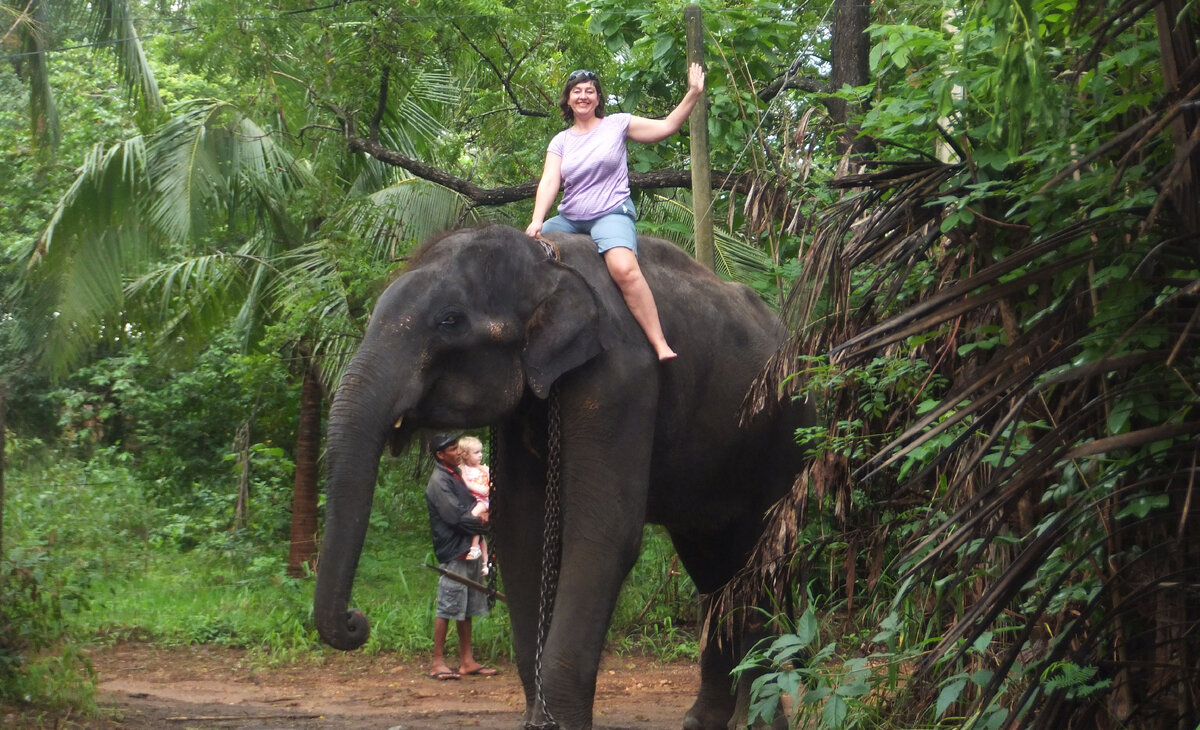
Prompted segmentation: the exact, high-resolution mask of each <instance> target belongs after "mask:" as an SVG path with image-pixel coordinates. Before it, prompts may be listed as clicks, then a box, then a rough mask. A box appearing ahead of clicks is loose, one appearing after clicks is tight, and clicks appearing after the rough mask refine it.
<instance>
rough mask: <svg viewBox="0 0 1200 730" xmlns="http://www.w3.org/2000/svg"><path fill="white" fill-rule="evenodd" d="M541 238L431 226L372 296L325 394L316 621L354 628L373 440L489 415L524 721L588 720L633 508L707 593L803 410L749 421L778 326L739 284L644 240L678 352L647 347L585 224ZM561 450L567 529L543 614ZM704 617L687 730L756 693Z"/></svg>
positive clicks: (340, 644)
mask: <svg viewBox="0 0 1200 730" xmlns="http://www.w3.org/2000/svg"><path fill="white" fill-rule="evenodd" d="M550 237H551V239H552V241H553V243H554V244H555V246H554V248H556V249H557V250H556V251H550V250H549V249H548V248H547V247H546V246H545V245H544V244H543V243H541V242H540V241H536V240H534V239H532V238H530V237H528V236H527V235H526V234H525V233H524V232H522V231H519V230H517V229H515V228H511V227H508V226H503V225H492V226H487V227H482V228H475V229H460V230H456V231H453V232H450V233H448V234H443V235H442V236H440V237H437V238H435V239H433V240H431V241H429V242H426V243H425V244H424V245H423V246H422V247H421V248H420V249H419V250H418V251H417V252H416V253H415V254H414V255H413V256H412V258H411V260H410V262H409V265H408V268H407V270H406V271H405V272H404V273H402V274H401V275H399V276H398V277H397V278H396V279H395V280H394V281H393V282H392V283H391V284H390V285H389V286H388V288H387V289H386V290H385V291H384V292H383V293H382V294H381V295H380V297H379V299H378V301H377V302H376V305H375V308H374V310H373V311H372V314H371V317H370V321H369V323H368V326H367V329H366V333H365V335H364V338H363V340H362V343H361V345H360V346H359V349H358V350H357V352H356V353H355V355H354V356H353V358H352V360H351V362H350V364H349V365H348V366H347V369H346V371H345V374H344V376H343V378H342V380H341V382H340V384H339V386H338V389H337V391H336V394H335V397H334V399H333V402H332V404H331V406H330V412H329V418H328V428H327V444H326V446H327V448H326V492H327V500H326V514H325V523H324V524H325V530H324V538H323V543H322V548H321V552H320V557H319V567H318V571H317V583H316V590H315V596H314V619H315V623H316V626H317V629H318V631H319V633H320V635H321V637H322V639H323V640H324V641H325V642H327V643H328V644H330V645H331V646H333V647H336V648H339V649H346V650H349V649H354V648H356V647H358V646H360V645H361V644H362V643H363V642H364V641H365V640H366V638H367V635H368V632H369V628H368V622H367V620H366V618H365V616H363V614H362V613H361V612H360V611H358V610H351V609H350V608H349V605H350V604H349V601H350V593H351V589H352V586H353V581H354V573H355V570H356V568H357V565H358V560H359V556H360V554H361V552H362V549H363V542H364V537H365V533H366V528H367V521H368V516H369V513H370V509H371V501H372V498H373V493H374V488H375V481H376V479H377V476H378V468H379V461H380V458H381V456H382V453H383V449H384V447H385V446H388V445H390V446H391V447H392V449H393V451H394V452H395V451H396V450H397V449H402V448H404V447H405V446H406V445H408V444H410V443H412V442H413V440H414V439H416V438H418V437H419V436H420V434H422V433H427V432H428V431H429V430H432V429H437V430H446V429H462V428H479V427H485V426H487V427H490V428H491V429H492V433H493V436H494V438H495V444H496V445H495V451H494V453H493V454H492V455H491V461H492V466H493V477H494V479H495V484H496V489H495V494H494V495H493V499H492V513H491V529H492V533H493V540H494V543H495V545H496V549H497V551H498V553H499V555H500V557H499V561H500V572H501V577H502V579H503V585H504V592H505V594H506V597H507V601H508V606H509V613H510V621H511V629H512V639H513V645H514V651H515V658H516V664H517V670H518V672H519V674H520V678H521V681H522V684H523V686H524V690H525V700H526V713H525V722H526V727H560V728H572V729H573V728H590V727H591V724H592V711H593V701H594V697H595V689H596V673H597V668H598V666H599V662H600V658H601V651H602V648H603V644H604V638H605V634H606V632H607V630H608V626H609V622H610V620H611V617H612V612H613V609H614V607H615V605H616V601H617V598H618V594H619V591H620V588H621V585H622V583H623V581H624V580H625V577H626V576H627V574H628V573H629V571H630V569H631V568H632V566H633V565H634V562H635V561H636V559H637V557H638V553H639V550H640V548H641V540H642V535H643V524H645V523H654V524H658V525H662V526H663V527H664V528H665V530H666V532H667V533H668V534H669V536H670V539H671V541H672V543H673V545H674V548H675V550H676V552H677V553H678V555H679V558H680V560H681V562H682V564H683V566H684V567H685V569H686V570H687V571H688V573H689V575H690V576H691V578H692V580H693V581H694V583H695V585H696V588H697V590H698V591H699V593H700V595H701V597H702V598H701V602H702V604H705V605H702V608H704V607H706V606H707V603H708V602H709V601H711V600H712V598H711V597H712V595H713V594H714V593H715V592H717V591H718V590H719V589H720V588H721V587H722V586H723V585H725V584H726V583H727V582H728V581H729V580H730V578H731V577H733V576H734V574H735V573H736V572H737V571H739V570H740V569H742V568H743V567H744V566H745V564H746V562H747V559H748V557H749V555H750V553H751V552H752V550H753V547H754V545H755V543H756V541H757V539H758V538H759V536H760V535H761V533H762V531H763V527H764V522H765V519H766V513H767V511H768V510H769V508H770V507H771V506H772V505H773V504H774V503H775V502H776V501H777V500H778V499H779V498H780V497H781V496H782V495H784V494H785V493H786V492H787V491H788V490H789V489H790V487H791V485H792V482H793V479H794V476H795V474H796V473H797V472H798V471H799V469H800V468H801V466H802V464H803V459H804V453H803V449H802V448H801V446H799V445H798V444H797V442H796V437H795V432H796V429H797V428H798V427H801V426H809V425H812V423H813V422H814V414H813V409H812V406H811V405H810V404H809V403H808V402H806V401H802V400H797V399H793V398H790V397H789V398H781V399H780V400H779V402H778V403H777V404H775V405H776V407H774V408H772V409H764V410H762V411H760V412H759V413H758V415H756V416H754V417H752V418H751V419H749V420H748V422H743V419H741V410H742V404H743V400H744V397H745V395H746V393H747V390H748V388H749V386H750V385H751V384H752V383H753V382H754V380H755V378H756V376H757V375H758V374H759V373H760V372H761V369H762V368H763V366H764V363H766V362H767V360H768V358H769V357H770V356H771V355H772V354H773V353H774V352H775V351H776V349H777V348H778V346H779V345H780V343H781V342H782V341H783V338H784V335H785V332H784V331H783V328H782V326H781V324H780V322H779V319H778V317H777V316H776V315H775V314H773V313H772V312H771V310H770V309H769V308H768V307H767V306H766V305H765V304H764V303H763V301H762V300H761V298H759V297H758V296H757V295H756V294H755V293H754V292H753V291H752V290H751V289H750V288H749V287H746V286H744V285H742V284H735V283H730V282H726V281H723V280H721V279H720V278H719V277H717V276H716V275H714V274H713V273H712V272H710V271H708V270H707V269H705V268H704V267H702V266H701V265H699V264H698V263H696V262H695V261H693V260H692V259H691V258H689V257H688V256H687V254H686V253H684V252H683V251H682V250H681V249H680V248H679V247H678V246H676V245H674V244H672V243H670V242H667V241H663V240H659V239H655V238H651V237H645V236H642V237H639V239H638V240H639V260H640V262H641V267H642V269H643V272H644V275H645V277H646V279H647V282H648V283H649V285H650V287H651V290H652V292H653V293H654V297H655V299H656V301H657V304H658V308H659V313H660V318H661V320H662V323H663V327H664V329H665V331H666V333H667V336H668V338H669V340H670V342H671V343H672V346H673V347H674V348H675V350H676V351H677V352H678V353H679V357H678V358H677V359H675V360H671V361H667V362H659V361H658V360H657V359H656V358H655V356H654V352H653V350H652V348H651V347H650V346H649V344H648V342H647V341H646V339H645V336H644V335H643V333H642V330H641V328H640V327H639V326H638V325H637V323H636V322H635V320H634V319H633V317H632V315H631V314H630V313H629V310H628V308H627V306H626V305H625V303H624V300H623V299H622V298H621V294H620V291H619V289H618V288H617V286H616V285H615V284H614V283H613V281H612V279H611V278H610V276H609V274H608V272H607V270H606V268H605V266H604V262H603V259H602V258H601V256H600V254H599V253H597V250H596V246H595V244H594V242H593V241H592V239H591V238H590V237H587V236H579V235H570V234H550ZM552 411H553V412H554V413H556V415H557V417H556V418H555V419H554V420H555V421H556V422H557V424H558V425H557V430H556V434H557V436H556V439H555V441H554V442H553V443H552V442H551V441H550V440H549V439H550V437H549V436H548V422H549V421H550V420H551V416H550V414H551V412H552ZM552 447H553V449H554V452H555V453H556V454H557V455H558V458H557V459H555V460H554V465H555V466H556V472H557V474H558V478H557V480H555V481H556V482H557V484H558V491H557V494H558V498H557V501H556V505H557V509H556V510H555V511H557V512H559V513H560V525H561V527H560V529H561V547H560V553H559V555H558V567H559V570H558V579H557V584H556V585H555V586H553V590H554V592H553V611H552V613H551V614H550V616H549V618H548V624H549V625H548V626H544V627H543V626H542V625H541V624H540V623H539V591H540V590H541V583H540V580H541V575H542V571H543V564H544V556H543V522H544V519H545V514H546V511H547V506H546V504H547V481H548V478H547V460H548V453H549V451H550V449H551V448H552ZM747 613H750V612H747ZM710 623H711V624H712V626H711V628H707V629H706V630H707V631H708V634H709V635H708V636H706V637H703V639H702V647H703V648H702V650H701V656H700V675H701V683H700V689H699V692H698V695H697V698H696V701H695V703H694V705H693V706H692V707H691V708H690V709H689V710H688V712H687V714H686V715H685V717H684V718H682V719H681V721H682V725H683V727H685V728H692V729H695V730H707V729H710V728H725V727H727V726H728V725H729V723H730V722H731V718H733V717H735V715H736V713H738V712H739V711H740V710H742V709H744V708H745V703H746V701H747V698H748V687H746V686H745V685H746V680H745V679H743V681H742V686H741V687H740V688H738V691H737V692H734V691H733V686H732V679H731V677H730V671H731V670H732V669H733V667H735V666H736V665H737V663H738V662H739V661H740V659H741V658H742V657H743V656H744V654H745V651H746V649H747V648H748V645H747V643H746V642H747V641H750V640H752V639H753V638H755V637H751V636H750V635H749V634H747V637H743V638H741V639H735V640H718V639H719V638H720V637H718V636H717V632H718V631H719V630H720V629H719V628H718V627H717V624H718V622H717V621H713V622H710ZM543 628H544V633H539V631H540V630H541V629H543ZM540 636H544V640H543V641H542V642H541V645H540V647H539V637H540ZM539 683H540V687H539V686H538V685H539ZM739 705H740V707H739Z"/></svg>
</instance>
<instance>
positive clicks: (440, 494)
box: [430, 475, 487, 535]
mask: <svg viewBox="0 0 1200 730" xmlns="http://www.w3.org/2000/svg"><path fill="white" fill-rule="evenodd" d="M447 476H448V475H447ZM430 502H431V503H432V504H433V508H434V510H436V511H437V515H438V517H439V518H440V519H441V520H442V522H444V523H446V524H447V525H450V526H451V527H455V528H457V529H459V530H462V531H463V532H466V533H468V534H471V535H482V534H483V533H485V532H487V513H486V512H483V513H482V514H476V511H475V506H476V505H477V504H478V503H477V502H476V501H475V500H474V499H472V500H471V504H470V505H469V506H467V507H465V508H464V507H463V505H462V503H461V502H459V500H458V498H457V497H456V496H455V494H454V482H453V481H451V479H450V478H446V479H438V481H437V484H435V485H434V488H433V489H432V490H430ZM480 506H482V505H480Z"/></svg>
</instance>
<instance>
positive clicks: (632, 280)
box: [604, 248, 676, 360]
mask: <svg viewBox="0 0 1200 730" xmlns="http://www.w3.org/2000/svg"><path fill="white" fill-rule="evenodd" d="M604 263H605V264H606V265H607V266H608V273H609V274H610V275H611V276H612V278H613V281H614V282H616V284H617V286H618V287H619V288H620V289H621V294H622V296H624V297H625V304H626V306H628V307H629V311H630V312H631V313H632V314H633V318H634V319H635V320H637V323H638V324H639V325H641V326H642V331H643V332H645V333H646V339H648V340H650V345H651V346H652V347H653V348H654V352H655V354H656V355H658V359H659V360H670V359H672V358H674V357H676V354H675V351H674V350H672V349H671V346H670V345H668V344H667V338H666V336H664V335H663V331H662V323H661V322H659V319H658V306H657V305H656V304H655V303H654V293H653V292H651V291H650V285H649V284H647V283H646V277H644V276H642V269H641V267H640V266H638V260H637V254H635V253H634V252H633V251H631V250H630V249H627V248H610V249H609V250H607V251H605V252H604Z"/></svg>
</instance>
